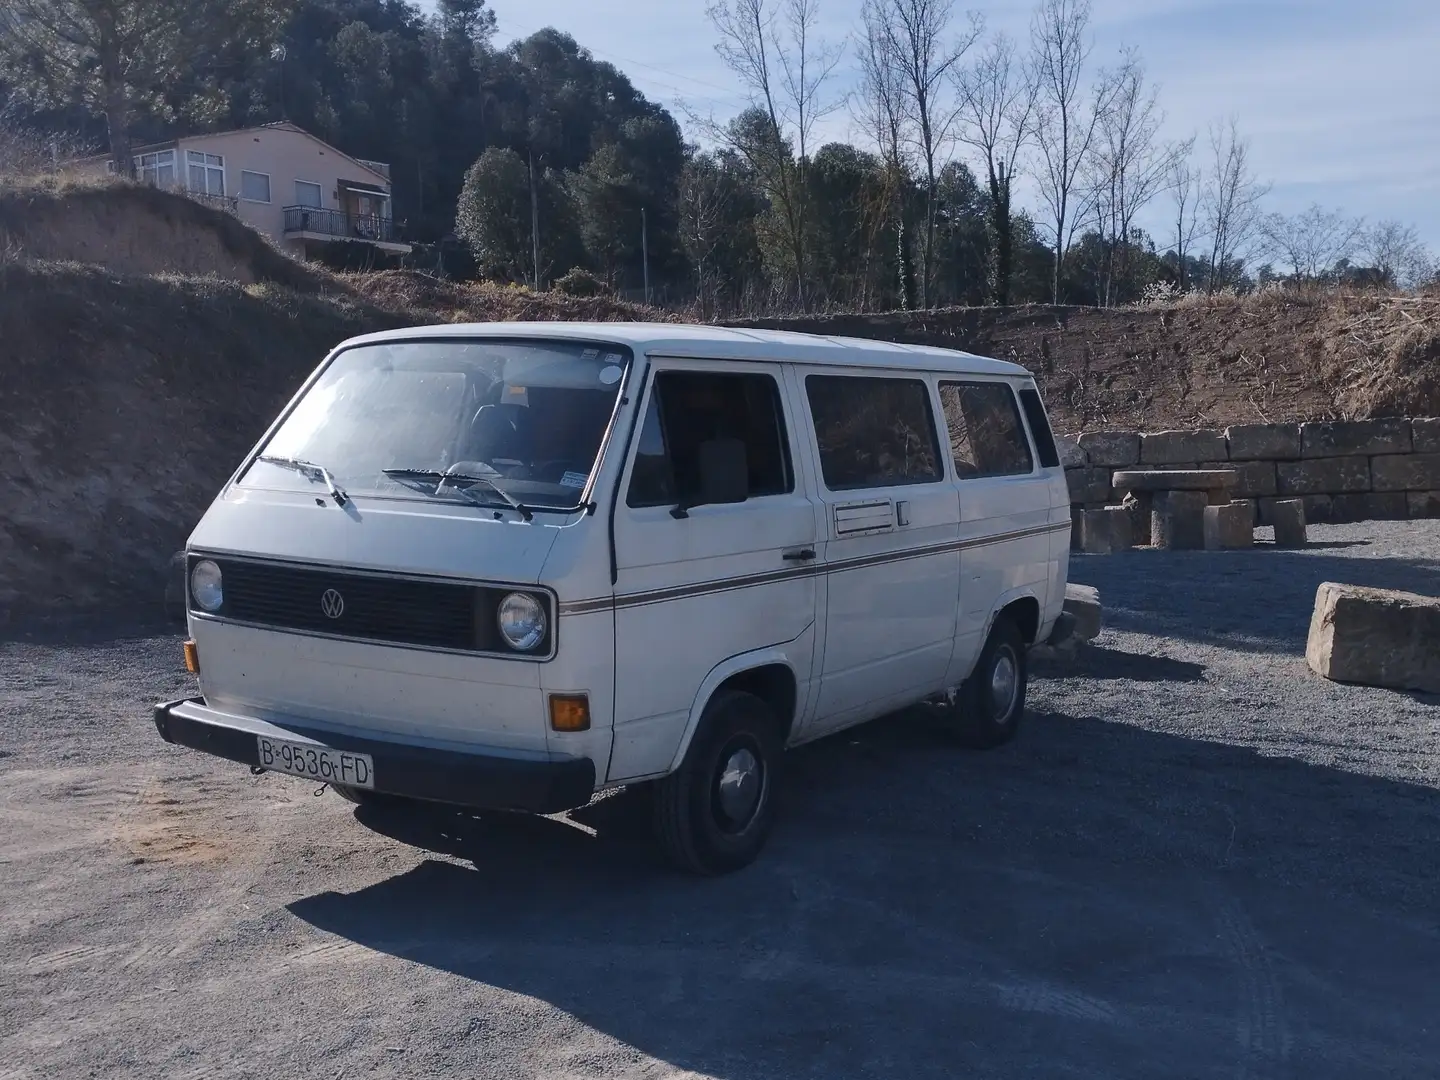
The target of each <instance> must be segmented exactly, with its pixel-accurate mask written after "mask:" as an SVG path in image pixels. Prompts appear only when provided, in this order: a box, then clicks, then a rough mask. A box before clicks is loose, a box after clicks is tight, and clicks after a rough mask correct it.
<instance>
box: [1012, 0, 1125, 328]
mask: <svg viewBox="0 0 1440 1080" xmlns="http://www.w3.org/2000/svg"><path fill="white" fill-rule="evenodd" d="M1089 30H1090V0H1041V3H1040V7H1039V10H1037V11H1036V12H1035V17H1034V19H1033V20H1032V22H1031V25H1030V38H1031V47H1032V49H1033V52H1034V63H1035V79H1036V83H1037V85H1038V89H1039V97H1038V103H1037V108H1036V118H1037V122H1036V125H1035V136H1036V142H1037V144H1038V145H1039V148H1040V153H1039V155H1038V157H1039V162H1038V168H1037V170H1036V174H1037V175H1036V179H1037V180H1038V181H1039V185H1040V196H1041V199H1042V200H1043V201H1044V203H1045V209H1046V212H1047V213H1048V215H1049V216H1048V220H1047V221H1046V223H1045V224H1046V227H1047V228H1048V230H1049V231H1050V235H1051V240H1052V241H1053V244H1052V246H1053V248H1054V251H1055V263H1054V272H1053V278H1052V281H1051V293H1052V296H1053V300H1054V302H1055V303H1057V304H1058V303H1059V302H1060V278H1061V272H1062V270H1063V269H1064V262H1065V251H1066V249H1067V248H1069V246H1070V243H1071V241H1072V240H1073V239H1074V238H1075V232H1076V230H1077V229H1078V228H1079V226H1080V223H1081V222H1082V221H1084V220H1085V219H1086V218H1087V217H1088V215H1089V204H1090V199H1089V196H1090V195H1091V194H1092V191H1091V190H1087V189H1086V186H1085V185H1084V184H1083V183H1082V174H1083V172H1084V169H1085V167H1086V164H1087V162H1088V160H1089V157H1090V151H1091V147H1092V146H1093V144H1094V141H1095V132H1096V129H1097V128H1098V127H1099V124H1100V120H1101V118H1102V117H1103V116H1104V115H1105V112H1106V110H1107V109H1108V108H1109V107H1110V99H1111V98H1112V97H1113V96H1114V83H1113V80H1112V79H1109V78H1106V77H1104V76H1103V75H1102V77H1101V78H1099V79H1097V80H1096V82H1095V83H1094V84H1092V85H1091V86H1090V87H1089V88H1086V86H1085V85H1084V81H1085V79H1084V76H1085V65H1086V62H1087V61H1088V60H1089V58H1090V51H1091V48H1092V46H1091V42H1090V40H1089Z"/></svg>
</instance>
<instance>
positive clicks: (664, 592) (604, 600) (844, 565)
mask: <svg viewBox="0 0 1440 1080" xmlns="http://www.w3.org/2000/svg"><path fill="white" fill-rule="evenodd" d="M1069 528H1070V522H1069V521H1061V522H1049V523H1047V524H1044V525H1034V526H1031V527H1030V528H1028V529H1019V530H1016V531H1014V532H1007V533H997V534H995V535H994V536H976V537H971V538H968V539H965V540H949V541H946V542H945V543H943V544H927V545H926V546H925V547H918V548H907V549H906V550H904V551H886V552H881V553H880V554H876V555H866V556H863V557H861V558H855V559H845V560H844V561H842V562H837V563H824V564H816V565H811V566H796V567H787V568H784V569H780V570H770V571H767V572H765V573H763V574H746V575H744V576H742V577H733V578H720V579H718V580H715V581H701V582H697V583H695V584H693V585H676V586H673V587H672V588H668V589H654V590H651V591H649V592H641V593H622V594H621V595H619V596H600V597H595V598H594V599H589V600H568V601H564V602H562V603H561V604H560V614H561V615H588V614H592V613H594V612H597V611H608V610H610V609H611V608H627V607H641V606H644V605H647V604H663V603H665V602H667V601H670V600H682V599H687V598H689V597H692V596H709V595H711V594H713V593H721V592H731V591H733V590H735V589H753V588H756V587H757V586H760V585H772V584H774V583H775V582H778V581H790V580H793V579H795V578H805V577H816V576H818V575H820V574H838V573H843V572H844V571H846V570H858V569H860V568H862V567H866V566H879V565H880V564H882V563H891V562H905V561H907V560H910V559H924V558H927V557H929V556H931V555H943V554H945V553H946V552H950V551H963V550H967V549H971V548H980V547H990V546H991V545H993V544H1006V543H1009V542H1010V541H1012V540H1024V539H1026V538H1027V537H1031V536H1041V535H1046V534H1049V533H1055V532H1060V531H1061V530H1062V529H1064V530H1068V529H1069Z"/></svg>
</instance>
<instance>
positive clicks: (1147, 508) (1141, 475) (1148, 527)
mask: <svg viewBox="0 0 1440 1080" xmlns="http://www.w3.org/2000/svg"><path fill="white" fill-rule="evenodd" d="M1238 480H1239V474H1238V473H1237V472H1235V470H1233V469H1124V470H1122V471H1120V472H1117V473H1115V475H1114V476H1113V477H1111V480H1110V484H1111V486H1112V487H1113V488H1114V489H1115V490H1116V491H1117V492H1121V493H1123V494H1124V495H1125V505H1126V506H1127V507H1128V508H1129V511H1130V518H1131V525H1132V528H1131V532H1132V533H1133V534H1134V535H1135V536H1149V538H1150V543H1151V545H1152V546H1153V547H1157V548H1168V549H1173V550H1198V549H1200V548H1203V547H1205V508H1206V507H1207V506H1226V505H1228V504H1229V503H1230V493H1231V491H1233V490H1234V488H1235V485H1236V483H1237V482H1238Z"/></svg>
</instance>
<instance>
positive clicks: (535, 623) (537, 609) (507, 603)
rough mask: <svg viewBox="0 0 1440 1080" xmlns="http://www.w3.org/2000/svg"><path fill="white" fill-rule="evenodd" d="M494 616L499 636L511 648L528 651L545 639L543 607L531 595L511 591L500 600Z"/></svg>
mask: <svg viewBox="0 0 1440 1080" xmlns="http://www.w3.org/2000/svg"><path fill="white" fill-rule="evenodd" d="M496 618H497V621H498V622H499V624H500V636H501V637H503V638H504V639H505V644H507V645H509V646H510V647H511V648H512V649H519V650H520V651H521V652H529V651H530V650H531V649H533V648H535V646H537V645H539V644H540V643H541V642H542V641H544V640H545V609H544V607H542V606H541V604H540V601H538V600H536V599H535V598H534V597H533V596H527V595H525V594H524V593H518V592H516V593H511V594H510V595H509V596H507V597H505V599H504V600H501V601H500V609H499V611H498V613H497V616H496Z"/></svg>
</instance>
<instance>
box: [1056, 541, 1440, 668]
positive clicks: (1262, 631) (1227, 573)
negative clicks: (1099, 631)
mask: <svg viewBox="0 0 1440 1080" xmlns="http://www.w3.org/2000/svg"><path fill="white" fill-rule="evenodd" d="M1317 546H1318V545H1315V544H1312V545H1311V547H1310V548H1309V549H1301V550H1292V549H1282V548H1276V547H1273V546H1257V547H1255V548H1253V549H1249V550H1245V551H1226V552H1202V551H1134V552H1127V553H1124V554H1119V555H1107V556H1090V557H1084V558H1076V559H1073V560H1072V561H1071V563H1070V580H1071V581H1073V582H1076V583H1077V584H1083V585H1093V586H1095V587H1096V588H1098V589H1099V590H1100V600H1101V604H1102V606H1103V608H1104V618H1105V626H1106V627H1107V628H1108V629H1113V630H1119V631H1122V632H1129V633H1137V634H1148V635H1152V636H1156V637H1170V638H1178V639H1180V640H1184V641H1194V642H1199V643H1202V644H1207V645H1217V646H1221V647H1224V648H1231V649H1235V648H1239V649H1243V650H1244V651H1247V652H1265V653H1276V654H1289V655H1292V656H1303V655H1304V653H1305V641H1306V637H1307V636H1308V634H1309V629H1310V617H1311V614H1312V612H1313V611H1314V607H1315V593H1316V591H1317V590H1318V589H1319V587H1320V584H1321V583H1322V582H1325V581H1335V582H1340V583H1342V584H1349V585H1363V586H1367V587H1370V588H1378V589H1399V590H1403V591H1405V592H1415V593H1420V594H1422V595H1428V596H1440V561H1437V560H1432V559H1414V558H1372V557H1346V556H1341V555H1331V554H1326V553H1325V552H1324V550H1323V549H1322V550H1320V551H1316V550H1313V549H1314V548H1316V547H1317Z"/></svg>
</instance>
